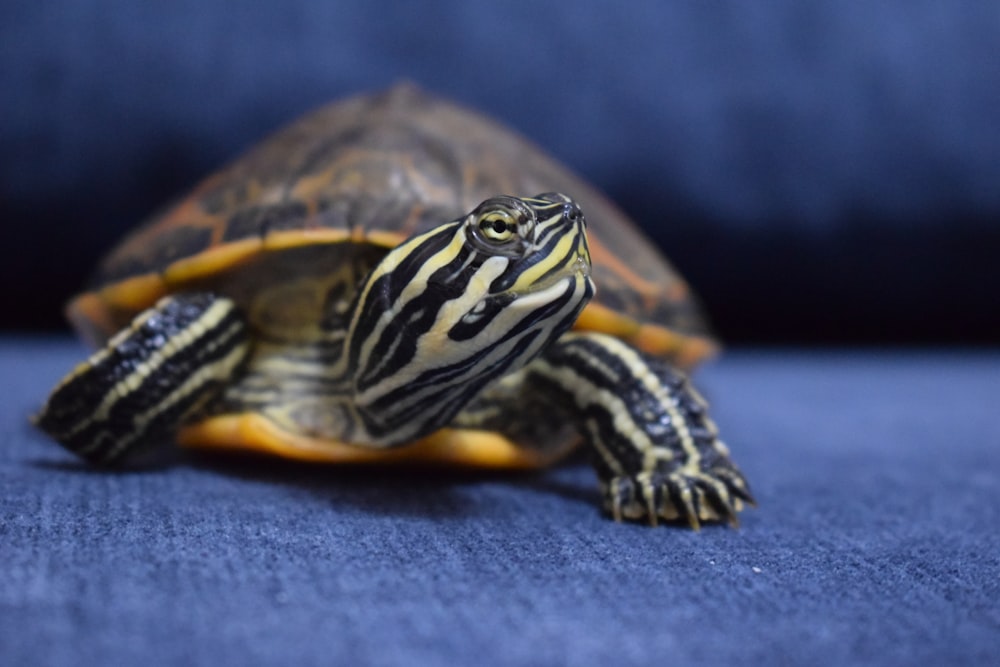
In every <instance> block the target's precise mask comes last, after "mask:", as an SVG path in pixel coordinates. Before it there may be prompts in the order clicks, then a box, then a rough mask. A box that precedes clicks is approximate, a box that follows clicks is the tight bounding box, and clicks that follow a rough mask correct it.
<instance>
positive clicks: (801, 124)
mask: <svg viewBox="0 0 1000 667" xmlns="http://www.w3.org/2000/svg"><path fill="white" fill-rule="evenodd" d="M0 63H2V67H0V100H3V101H2V103H0V104H2V107H0V108H2V113H3V122H2V123H0V219H2V220H3V225H4V238H5V241H6V242H5V243H4V244H3V246H2V247H3V255H2V261H0V279H2V281H3V284H5V285H12V286H14V287H13V289H10V288H8V289H7V290H4V291H3V292H2V294H3V296H2V297H0V298H2V299H3V302H2V306H3V307H2V308H0V325H3V326H7V327H38V326H56V325H57V324H58V323H59V322H60V316H59V306H60V304H61V302H62V301H63V300H64V299H65V298H66V297H68V296H69V295H70V294H71V293H72V292H73V291H74V290H75V289H77V288H78V286H79V285H80V284H81V283H82V282H83V280H84V279H85V276H86V273H87V271H88V270H89V267H90V266H91V265H92V264H93V262H94V261H95V260H96V258H97V256H98V255H99V253H100V252H101V251H102V250H104V249H106V248H108V247H109V246H110V245H111V244H112V243H113V242H114V240H115V239H116V238H117V237H118V236H119V235H120V234H121V232H122V231H123V230H124V229H126V228H128V227H129V226H130V225H132V224H134V222H135V221H136V220H138V219H139V218H141V217H142V216H144V215H145V214H147V213H148V212H150V211H151V210H152V209H154V208H156V207H157V206H158V205H160V204H162V203H163V202H164V201H165V200H167V199H168V198H170V197H172V196H174V195H176V194H179V193H180V192H182V191H183V190H184V189H185V188H187V187H189V186H190V185H192V184H193V183H194V182H195V181H196V180H197V179H198V178H199V177H200V176H202V175H203V174H204V173H206V172H207V171H209V170H211V169H213V168H215V167H217V166H219V165H220V164H221V163H222V162H224V161H225V160H227V159H228V158H230V157H232V156H233V155H234V154H236V153H238V152H239V151H240V150H241V149H243V148H244V147H246V146H248V145H249V144H251V143H252V142H254V141H255V140H256V139H257V138H259V137H260V136H262V135H263V134H265V133H266V132H268V131H270V130H272V129H274V128H276V127H278V126H280V125H281V124H283V123H285V122H287V121H289V120H291V119H293V118H294V117H296V116H297V115H299V114H300V113H302V112H304V111H306V110H307V109H309V108H311V107H313V106H316V105H318V104H321V103H324V102H326V101H329V100H331V99H333V98H336V97H339V96H342V95H345V94H349V93H353V92H357V91H361V90H366V89H371V88H378V87H384V86H386V85H388V84H390V83H392V82H394V81H396V80H398V79H400V78H409V79H412V80H415V81H416V82H418V83H420V84H422V85H424V86H425V87H427V88H430V89H432V90H433V91H436V92H438V93H441V94H445V95H448V96H451V97H453V98H456V99H458V100H459V101H462V102H464V103H467V104H469V105H473V106H475V107H478V108H481V109H483V110H485V111H488V112H489V113H491V114H493V115H495V116H497V117H499V118H501V119H502V120H504V121H506V122H508V123H510V124H511V125H513V126H514V127H516V128H518V129H519V130H521V131H522V132H523V133H525V134H527V135H528V136H529V137H531V138H532V139H534V140H535V141H536V142H538V143H540V144H541V145H543V146H544V147H546V148H547V149H548V150H549V151H550V152H552V153H554V154H555V155H556V156H557V157H559V158H561V159H563V160H565V161H566V162H567V163H569V164H570V165H572V166H573V167H574V168H575V169H577V170H579V171H580V172H582V173H583V174H584V175H585V176H587V177H589V178H590V179H592V180H593V181H595V182H596V183H597V185H598V186H599V187H601V188H603V189H604V190H606V191H607V192H608V193H609V194H610V195H611V196H612V197H613V198H614V199H615V200H617V201H618V203H619V204H621V205H622V206H623V207H624V208H625V209H626V210H627V211H629V212H630V213H631V214H633V215H634V216H635V217H636V218H637V219H638V221H639V222H640V223H641V224H642V225H643V226H644V227H646V229H648V230H649V232H650V233H651V235H652V236H653V237H654V238H655V239H656V241H657V243H659V244H660V245H661V246H662V247H663V248H664V249H665V250H666V251H667V252H668V253H669V254H670V255H671V256H672V257H673V259H674V260H675V261H676V262H677V263H678V264H679V265H680V267H681V268H682V270H683V271H684V272H685V273H686V274H687V275H688V276H689V277H690V279H691V281H692V282H693V283H694V284H695V285H696V286H697V287H698V288H699V289H700V291H701V292H702V294H703V295H704V298H705V300H706V301H707V303H708V306H709V309H710V311H711V313H712V314H713V316H714V319H715V321H716V322H717V324H718V326H719V328H720V329H721V332H722V334H723V336H724V337H726V338H729V339H730V340H751V341H779V340H794V341H809V340H813V341H815V340H827V341H857V340H869V341H871V340H880V341H914V340H925V341H926V340H939V341H940V340H945V341H970V340H980V341H988V340H993V341H996V340H1000V319H998V318H1000V316H998V314H997V310H996V309H995V308H989V307H986V305H987V304H989V303H991V302H992V298H993V293H994V291H995V289H996V286H997V285H1000V269H998V268H997V266H998V264H997V263H996V262H995V261H994V257H995V256H996V254H997V252H998V251H1000V230H998V227H997V225H996V218H997V217H998V214H1000V188H998V187H997V184H998V183H1000V158H998V156H1000V127H998V125H997V118H1000V9H998V6H997V4H996V3H995V2H992V1H990V0H986V1H982V2H949V3H940V2H916V1H913V2H883V3H860V2H859V3H843V2H819V3H807V4H803V3H799V2H795V1H794V0H781V1H775V2H769V3H765V4H764V5H760V6H749V5H747V4H744V3H729V4H722V3H664V2H630V3H627V4H621V3H611V2H600V1H597V0H582V1H580V2H576V3H573V4H572V6H570V5H567V4H566V3H565V2H561V1H559V0H535V1H533V2H510V3H503V6H502V7H500V6H498V5H497V4H496V3H490V2H478V1H461V2H458V1H456V2H449V1H438V2H424V3H419V4H417V3H391V2H367V1H365V2H354V1H341V2H327V1H325V0H290V1H288V2H281V3H253V4H250V3H239V4H238V5H233V4H231V3H222V2H211V1H206V0H178V1H175V2H170V3H136V2H131V1H129V0H93V1H91V2H80V1H78V0H55V1H53V2H47V3H38V2H29V1H14V2H5V3H3V5H2V8H0Z"/></svg>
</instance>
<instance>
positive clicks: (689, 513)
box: [601, 466, 756, 530]
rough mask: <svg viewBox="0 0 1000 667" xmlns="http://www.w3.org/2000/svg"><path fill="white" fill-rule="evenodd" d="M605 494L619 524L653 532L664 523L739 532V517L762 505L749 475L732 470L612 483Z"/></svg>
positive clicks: (606, 506)
mask: <svg viewBox="0 0 1000 667" xmlns="http://www.w3.org/2000/svg"><path fill="white" fill-rule="evenodd" d="M601 491H602V494H603V496H604V509H605V510H606V511H608V512H609V513H610V514H611V516H613V517H614V519H615V521H623V520H626V519H627V520H632V521H642V520H646V521H648V522H649V524H650V525H652V526H655V525H657V524H658V523H659V521H660V520H661V519H663V520H665V521H670V522H675V521H681V522H686V523H687V524H688V525H689V526H691V528H692V529H694V530H698V529H699V528H700V527H701V524H702V523H703V522H717V521H725V522H727V523H729V525H731V526H733V527H734V528H735V527H737V526H738V525H739V520H738V519H737V516H736V515H737V512H739V511H740V510H742V509H743V507H744V506H745V504H749V505H756V503H755V501H754V499H753V496H752V495H751V494H750V488H749V486H748V485H747V482H746V480H745V479H744V478H743V474H742V473H740V471H739V470H737V469H736V468H735V467H730V466H724V467H717V468H712V469H709V470H699V471H689V470H674V471H672V472H661V471H654V472H641V473H638V474H637V475H634V476H632V477H626V476H621V477H612V478H611V479H610V480H609V481H607V482H605V483H602V484H601Z"/></svg>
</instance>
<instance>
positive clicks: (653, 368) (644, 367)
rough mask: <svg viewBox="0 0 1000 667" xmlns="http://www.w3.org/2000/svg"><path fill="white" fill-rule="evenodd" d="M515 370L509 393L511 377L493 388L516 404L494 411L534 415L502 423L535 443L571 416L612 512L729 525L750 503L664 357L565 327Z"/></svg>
mask: <svg viewBox="0 0 1000 667" xmlns="http://www.w3.org/2000/svg"><path fill="white" fill-rule="evenodd" d="M519 375H520V376H519V377H518V378H516V382H517V384H518V385H519V387H518V388H517V391H516V392H515V391H514V386H513V384H512V381H509V382H507V383H506V387H504V386H501V387H499V388H498V390H497V391H506V392H507V397H508V400H515V398H514V397H515V396H517V399H516V400H518V401H519V402H520V403H521V406H522V407H521V409H520V410H517V409H513V410H510V411H508V410H502V411H501V412H504V413H506V414H508V415H511V414H519V413H520V414H527V415H530V419H531V420H532V421H533V422H534V424H533V425H532V426H524V425H520V426H518V425H515V426H509V427H508V428H521V429H526V432H525V433H517V434H515V435H514V437H520V438H521V439H522V440H528V441H535V442H537V441H539V440H540V439H541V438H544V437H545V436H546V430H545V426H544V425H545V424H555V423H556V422H558V421H561V420H566V421H569V422H570V423H572V424H574V425H575V427H576V430H577V431H578V432H579V433H580V434H581V435H582V437H583V439H584V441H585V442H586V444H587V446H588V448H589V450H590V454H591V455H592V459H593V462H594V467H595V468H596V470H597V474H598V477H599V479H600V483H601V492H602V495H603V504H604V508H605V509H606V510H607V511H608V512H609V513H610V514H611V515H612V516H613V517H614V518H615V519H616V520H619V521H620V520H623V519H630V520H643V521H648V522H649V523H650V524H653V525H655V524H656V523H657V522H658V521H659V520H661V519H662V520H666V521H681V522H685V523H687V524H688V525H690V526H691V527H692V528H698V527H699V526H700V525H701V523H702V522H707V521H727V522H729V523H730V524H732V525H736V523H737V518H736V515H737V512H738V511H740V510H741V509H742V508H743V506H744V504H745V503H750V504H753V502H754V501H753V498H752V496H751V494H750V489H749V486H748V485H747V482H746V480H745V479H744V477H743V474H742V473H741V472H740V471H739V469H738V468H737V467H736V465H735V464H734V463H733V462H732V461H731V460H730V458H729V450H728V449H727V448H726V446H725V445H724V444H723V443H722V442H721V441H720V440H719V439H718V435H717V430H716V427H715V424H714V423H712V421H711V419H709V417H708V414H707V407H708V406H707V404H706V402H705V400H704V399H703V398H701V396H700V395H699V394H698V393H697V392H696V391H695V390H694V389H693V388H692V387H691V385H690V383H689V382H688V380H687V378H686V377H685V376H684V375H682V374H681V373H679V372H678V371H677V370H675V369H673V368H672V367H671V366H670V365H669V364H668V363H667V362H664V361H661V360H659V359H654V358H651V357H649V356H646V355H644V354H642V353H640V352H638V351H637V350H635V349H634V348H632V347H630V346H629V345H628V344H626V343H624V342H622V341H621V340H619V339H617V338H613V337H611V336H606V335H602V334H595V333H576V332H574V333H569V334H566V335H565V336H563V337H562V338H560V339H559V340H558V341H556V342H555V343H554V344H553V345H552V346H550V347H549V348H548V349H547V350H546V352H545V353H544V354H543V355H542V356H541V357H540V358H538V359H536V360H535V361H533V362H532V363H531V364H530V365H529V366H527V367H526V368H525V369H524V370H523V371H522V372H521V373H520V374H519ZM494 393H495V395H494V398H495V397H496V392H494ZM552 428H553V429H554V428H555V427H554V426H553V427H552ZM551 433H552V434H554V433H555V431H554V430H553V431H552V432H551Z"/></svg>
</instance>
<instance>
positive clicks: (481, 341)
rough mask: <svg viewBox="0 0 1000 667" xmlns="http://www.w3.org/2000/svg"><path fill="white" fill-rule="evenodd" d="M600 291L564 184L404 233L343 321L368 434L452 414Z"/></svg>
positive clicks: (436, 424) (417, 426) (405, 432)
mask: <svg viewBox="0 0 1000 667" xmlns="http://www.w3.org/2000/svg"><path fill="white" fill-rule="evenodd" d="M593 293H594V287H593V283H592V282H591V279H590V254H589V251H588V248H587V239H586V221H585V219H584V216H583V213H582V212H581V211H580V207H579V206H577V204H576V203H575V202H574V201H573V200H571V199H570V198H569V197H567V196H565V195H561V194H555V193H547V194H542V195H538V196H536V197H523V198H522V197H511V196H500V197H493V198H490V199H487V200H486V201H484V202H483V203H481V204H480V205H479V206H477V207H476V208H475V209H473V210H472V211H471V212H470V213H468V214H467V215H465V216H463V217H462V218H460V219H458V220H456V221H454V222H450V223H447V224H444V225H441V226H439V227H437V228H435V229H432V230H430V231H428V232H426V233H424V234H421V235H419V236H415V237H413V238H411V239H409V240H408V241H406V242H404V243H402V244H400V245H399V246H398V247H397V248H395V249H394V250H392V251H391V252H390V253H389V254H388V255H387V256H386V257H385V259H383V260H382V262H381V263H380V264H379V265H378V266H377V267H376V268H375V269H374V270H373V271H372V274H371V275H370V276H369V277H368V279H367V280H366V282H365V284H364V285H363V287H362V289H361V290H360V293H359V296H358V302H357V305H356V307H355V311H354V318H353V320H352V323H351V328H350V331H349V333H348V350H349V351H348V363H349V368H350V373H351V375H352V379H353V383H354V392H355V405H356V407H357V408H358V413H359V415H360V416H361V419H362V421H363V422H364V424H363V426H364V431H365V432H366V433H367V435H368V436H369V437H367V438H366V439H369V440H370V441H371V442H372V444H376V445H378V444H382V445H391V444H397V443H401V442H406V441H409V440H412V439H413V438H417V437H420V436H423V435H426V434H428V433H430V432H432V431H434V430H437V429H438V428H441V427H442V426H445V425H447V424H448V422H450V421H451V419H452V418H453V417H454V416H455V415H456V414H457V413H458V411H459V410H461V408H462V407H463V406H464V405H465V404H466V403H467V402H468V401H469V400H471V399H472V398H473V397H474V396H475V395H476V394H478V393H479V391H480V390H481V389H483V387H485V386H486V385H487V384H488V383H490V382H491V381H492V380H494V379H496V378H498V377H500V376H502V375H505V374H507V373H510V372H513V371H515V370H517V369H518V368H520V367H521V366H523V365H524V364H526V363H527V362H528V361H530V360H531V359H532V358H534V357H535V356H537V355H538V354H539V353H540V352H541V351H542V350H544V349H545V347H546V346H547V345H548V344H549V343H551V342H552V341H553V340H555V339H556V338H558V337H559V336H560V335H562V334H563V333H564V332H565V331H566V330H568V329H569V328H570V327H571V326H572V325H573V323H574V322H575V321H576V318H577V316H578V315H579V313H580V311H581V310H582V309H583V307H584V306H585V305H586V304H587V302H588V301H589V300H590V297H591V296H592V295H593Z"/></svg>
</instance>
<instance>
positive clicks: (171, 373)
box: [33, 84, 754, 529]
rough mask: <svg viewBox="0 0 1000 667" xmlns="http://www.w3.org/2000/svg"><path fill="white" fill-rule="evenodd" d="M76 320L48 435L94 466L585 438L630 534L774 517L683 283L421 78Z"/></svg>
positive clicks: (282, 142)
mask: <svg viewBox="0 0 1000 667" xmlns="http://www.w3.org/2000/svg"><path fill="white" fill-rule="evenodd" d="M539 193H540V194H539ZM67 315H68V318H69V320H70V321H71V323H72V324H73V325H74V327H75V328H76V329H77V330H78V332H79V333H80V334H81V336H82V337H83V338H84V339H86V340H87V341H88V342H90V343H91V344H93V345H94V346H96V347H97V351H96V352H94V353H93V354H92V355H91V356H90V357H89V358H88V359H86V360H85V361H83V362H82V363H80V364H79V365H78V366H76V368H74V369H73V370H72V371H71V372H69V373H68V375H67V376H66V377H65V378H64V379H63V380H62V381H60V382H59V383H58V384H57V386H56V388H55V389H54V390H53V392H52V394H51V396H50V397H49V398H48V400H47V401H46V402H45V404H44V405H43V407H42V408H41V409H40V411H39V412H38V414H37V415H35V416H34V417H33V420H34V423H35V424H36V425H37V426H38V427H39V428H40V429H41V430H43V431H44V432H45V433H47V434H48V435H49V436H51V437H52V438H53V439H54V440H56V441H58V442H59V443H60V444H62V445H63V446H65V447H66V448H67V449H69V450H70V451H72V452H74V453H75V454H76V455H78V456H79V457H81V458H83V459H84V460H85V461H87V462H89V463H91V464H94V465H104V466H115V465H121V464H123V462H128V461H130V460H133V459H134V458H135V457H137V456H138V454H137V453H138V452H143V451H145V450H148V449H151V448H152V449H154V450H155V449H158V448H162V446H163V445H164V444H167V443H174V444H179V445H181V446H184V447H194V448H199V447H200V448H209V449H215V450H219V449H222V450H238V451H251V452H257V453H266V454H271V455H278V456H283V457H286V458H291V459H296V460H301V461H309V462H326V463H344V464H350V463H354V464H364V463H372V464H374V463H396V464H413V465H445V466H464V467H473V468H488V469H520V470H524V469H536V468H540V467H543V466H548V465H551V464H553V463H555V462H557V461H559V460H561V459H563V458H564V457H566V456H567V454H568V453H569V452H571V451H573V450H576V449H578V448H580V447H583V448H585V449H586V451H587V452H588V453H589V455H590V459H591V461H592V462H593V467H594V469H595V471H596V474H597V478H598V482H599V488H600V495H601V504H602V507H603V509H604V510H605V512H606V513H607V514H609V515H610V516H611V517H613V518H614V519H615V520H618V521H623V520H632V521H640V522H647V523H649V524H652V525H656V524H658V523H672V524H680V525H688V526H690V527H692V528H695V529H697V528H699V527H700V525H702V524H703V523H705V522H712V523H719V522H722V523H725V522H728V523H730V524H732V525H733V526H735V525H737V514H738V512H739V511H741V510H742V509H743V508H744V507H745V506H747V505H752V504H754V500H753V496H752V494H751V492H750V488H749V485H748V483H747V481H746V479H745V477H744V475H743V474H742V473H741V471H740V470H739V468H738V467H737V466H736V465H735V463H734V462H733V461H732V459H731V457H730V453H729V450H728V448H727V446H726V445H725V444H724V443H723V442H722V441H721V440H720V438H719V435H718V429H717V428H716V426H715V424H714V422H713V421H712V419H711V418H710V416H709V414H708V405H707V403H706V401H705V400H704V398H703V397H702V396H701V395H700V394H699V393H698V391H697V390H696V389H695V388H694V386H693V385H692V383H691V381H690V379H689V377H688V371H690V369H691V368H692V367H693V366H694V365H695V364H696V363H697V362H698V361H700V360H702V359H703V358H705V357H706V356H709V355H710V354H712V353H713V352H714V351H715V349H716V348H717V343H716V341H715V339H714V338H713V337H712V335H711V333H710V332H709V327H708V325H707V324H706V318H705V316H704V315H703V312H702V307H701V306H700V304H699V302H698V300H697V298H696V297H695V296H694V294H693V293H692V291H691V289H690V288H689V287H688V285H687V283H686V282H685V281H684V280H683V278H681V276H680V275H679V274H678V272H677V271H676V270H675V269H674V267H673V266H672V265H671V264H670V263H669V262H668V260H666V259H665V258H664V257H663V256H662V255H661V254H660V253H659V252H658V251H657V250H656V249H655V248H654V247H653V245H652V243H651V241H649V240H648V239H647V238H646V237H645V236H643V234H642V232H640V231H639V229H638V228H637V227H636V226H635V224H634V223H633V222H631V221H630V220H629V219H627V218H626V216H625V215H624V214H623V213H622V212H621V211H619V210H618V209H617V208H616V207H615V206H614V205H613V204H611V203H610V202H609V201H608V200H607V199H605V198H604V196H603V195H601V194H599V193H598V192H597V191H596V190H595V189H594V187H593V186H591V185H588V184H587V183H585V182H584V181H583V180H582V179H581V178H580V177H578V176H576V175H574V174H573V173H571V172H570V171H569V170H568V169H567V168H566V167H564V166H562V165H560V164H559V163H557V162H556V161H555V160H554V159H553V158H550V157H548V156H547V155H546V154H545V153H543V151H542V150H540V149H539V148H537V147H536V146H535V145H533V144H532V143H531V142H529V141H528V140H526V139H525V138H523V137H522V136H520V135H519V134H517V133H516V132H515V131H513V130H511V129H508V128H506V127H504V126H502V125H500V124H499V123H498V122H497V121H494V120H491V119H488V118H486V117H484V116H483V115H481V114H479V113H477V112H474V111H471V110H469V109H466V108H464V107H462V106H460V105H458V104H456V103H454V102H451V101H448V100H445V99H441V98H439V97H437V96H435V95H432V94H430V93H427V92H424V91H423V90H422V89H420V88H418V87H416V86H415V85H412V84H397V85H395V86H393V87H391V88H389V89H386V90H382V91H377V92H374V93H367V94H359V95H356V96H354V97H351V98H347V99H345V100H341V101H339V102H334V103H332V104H329V105H327V106H325V107H321V108H320V109H318V110H316V111H313V112H312V113H309V114H307V115H306V116H304V117H303V118H301V119H299V120H297V121H295V122H293V123H292V124H291V125H289V126H287V127H286V128H284V129H281V130H279V131H277V132H276V133H275V134H273V135H272V136H270V137H269V138H266V139H265V140H264V141H263V142H261V143H260V144H259V145H257V146H256V147H253V148H251V149H250V150H249V151H248V152H247V153H245V154H244V155H243V156H241V157H239V158H238V159H236V160H235V161H234V162H232V163H231V164H230V165H229V166H226V167H224V168H222V169H221V170H219V171H217V172H216V173H214V174H212V175H210V176H209V177H208V178H206V179H205V180H204V181H203V182H201V183H200V184H199V185H198V186H196V187H195V188H194V190H193V192H191V193H190V194H189V195H187V196H185V197H183V198H181V199H179V200H177V201H175V202H174V203H172V204H170V205H168V206H167V207H166V208H164V209H162V210H161V211H160V212H158V213H156V214H154V215H153V216H152V217H151V218H150V219H149V220H147V221H146V222H144V223H143V224H140V225H139V226H138V227H137V228H136V229H135V230H134V231H133V232H131V233H130V234H129V235H127V236H126V237H125V239H124V240H123V241H122V242H121V243H120V244H119V245H118V246H117V247H116V248H114V249H113V250H112V251H111V252H110V253H109V254H108V255H107V256H106V257H105V259H104V260H103V261H102V262H101V263H100V264H99V266H98V268H97V269H96V272H95V275H94V277H93V279H92V282H91V284H90V285H89V287H88V288H87V289H86V290H85V291H84V292H83V293H82V294H80V295H79V296H77V297H75V298H74V299H72V300H71V301H70V303H69V305H68V306H67Z"/></svg>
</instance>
